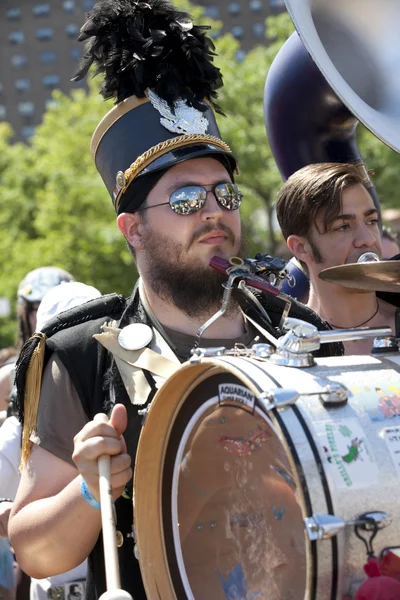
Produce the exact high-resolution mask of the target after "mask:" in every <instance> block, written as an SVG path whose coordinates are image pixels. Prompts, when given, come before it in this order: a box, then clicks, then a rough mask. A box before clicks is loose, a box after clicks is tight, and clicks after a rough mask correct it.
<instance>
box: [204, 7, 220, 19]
mask: <svg viewBox="0 0 400 600" xmlns="http://www.w3.org/2000/svg"><path fill="white" fill-rule="evenodd" d="M204 14H205V15H206V17H210V18H211V19H218V17H219V8H218V6H205V7H204Z"/></svg>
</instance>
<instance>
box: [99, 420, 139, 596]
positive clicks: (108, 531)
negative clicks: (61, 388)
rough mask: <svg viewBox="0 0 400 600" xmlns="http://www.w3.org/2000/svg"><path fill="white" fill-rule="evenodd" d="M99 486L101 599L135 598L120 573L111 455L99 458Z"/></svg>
mask: <svg viewBox="0 0 400 600" xmlns="http://www.w3.org/2000/svg"><path fill="white" fill-rule="evenodd" d="M94 420H95V421H102V422H107V421H108V419H107V417H106V416H105V415H104V414H101V413H99V414H97V415H96V416H95V417H94ZM98 466H99V488H100V505H101V525H102V528H103V545H104V563H105V569H106V583H107V591H106V592H104V594H102V595H101V596H100V599H99V600H133V599H132V596H131V595H130V594H129V593H128V592H126V591H125V590H122V589H121V578H120V574H119V563H118V548H117V532H116V528H115V519H114V502H113V499H112V489H111V468H110V456H109V455H108V454H105V455H104V456H100V458H99V459H98Z"/></svg>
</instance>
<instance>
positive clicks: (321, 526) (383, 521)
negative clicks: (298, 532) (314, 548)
mask: <svg viewBox="0 0 400 600" xmlns="http://www.w3.org/2000/svg"><path fill="white" fill-rule="evenodd" d="M391 522H392V517H391V515H389V514H388V513H385V512H382V511H378V510H376V511H370V512H368V513H363V514H362V515H359V516H358V517H356V518H355V519H350V520H348V521H344V519H341V518H340V517H335V515H321V514H316V515H312V517H308V518H307V519H304V524H305V527H306V532H307V535H308V539H309V540H310V541H312V542H314V541H316V540H328V539H330V538H331V537H334V536H335V535H337V534H338V533H339V532H340V531H342V530H343V529H344V528H345V527H351V526H357V527H358V528H359V529H363V530H364V531H373V530H380V529H384V528H385V527H387V526H388V525H390V524H391Z"/></svg>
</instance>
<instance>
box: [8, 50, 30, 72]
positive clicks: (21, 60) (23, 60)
mask: <svg viewBox="0 0 400 600" xmlns="http://www.w3.org/2000/svg"><path fill="white" fill-rule="evenodd" d="M11 64H12V66H13V67H16V68H17V69H22V68H23V67H26V65H27V64H28V59H27V57H26V56H25V55H24V54H14V55H13V56H12V57H11Z"/></svg>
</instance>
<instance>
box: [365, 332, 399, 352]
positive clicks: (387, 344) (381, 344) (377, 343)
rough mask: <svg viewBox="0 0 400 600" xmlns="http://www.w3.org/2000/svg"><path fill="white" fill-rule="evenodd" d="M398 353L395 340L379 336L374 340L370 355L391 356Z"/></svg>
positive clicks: (391, 337) (397, 345) (390, 337)
mask: <svg viewBox="0 0 400 600" xmlns="http://www.w3.org/2000/svg"><path fill="white" fill-rule="evenodd" d="M393 353H396V354H398V353H399V344H398V340H397V338H395V337H394V336H392V335H388V336H379V337H376V338H375V339H374V343H373V346H372V350H371V354H393Z"/></svg>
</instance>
